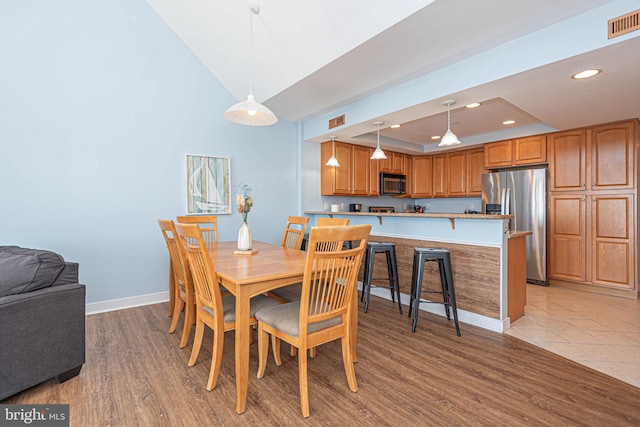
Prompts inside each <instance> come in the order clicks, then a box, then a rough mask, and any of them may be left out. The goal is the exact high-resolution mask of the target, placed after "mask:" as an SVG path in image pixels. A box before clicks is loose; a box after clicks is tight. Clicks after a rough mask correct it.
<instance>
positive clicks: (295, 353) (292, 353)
mask: <svg viewBox="0 0 640 427" xmlns="http://www.w3.org/2000/svg"><path fill="white" fill-rule="evenodd" d="M297 354H298V349H297V348H295V347H294V346H291V348H290V349H289V355H290V356H291V357H296V355H297Z"/></svg>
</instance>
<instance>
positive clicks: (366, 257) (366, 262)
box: [360, 249, 369, 302]
mask: <svg viewBox="0 0 640 427" xmlns="http://www.w3.org/2000/svg"><path fill="white" fill-rule="evenodd" d="M363 265H364V274H363V275H362V293H361V294H360V302H362V301H364V293H365V292H366V287H367V276H368V275H369V251H368V250H366V249H365V251H364V264H363Z"/></svg>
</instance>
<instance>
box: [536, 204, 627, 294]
mask: <svg viewBox="0 0 640 427" xmlns="http://www.w3.org/2000/svg"><path fill="white" fill-rule="evenodd" d="M635 204H636V200H635V194H634V193H631V192H629V193H614V192H582V193H575V194H566V193H564V194H557V193H555V194H552V195H551V196H550V197H549V227H548V229H549V278H550V279H558V280H568V281H571V282H578V283H583V284H589V285H600V286H606V287H609V288H616V289H622V290H637V287H636V280H635V277H636V268H637V266H636V262H635V260H636V237H635V236H636V226H637V225H636V224H637V221H636V212H635V209H634V206H635Z"/></svg>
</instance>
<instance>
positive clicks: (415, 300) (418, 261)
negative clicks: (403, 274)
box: [409, 248, 460, 336]
mask: <svg viewBox="0 0 640 427" xmlns="http://www.w3.org/2000/svg"><path fill="white" fill-rule="evenodd" d="M427 261H436V262H437V263H438V270H439V271H440V285H441V287H442V292H437V291H431V292H430V293H438V294H439V293H441V294H442V298H443V301H442V302H440V301H426V300H421V299H420V295H421V294H422V278H423V274H424V263H425V262H427ZM425 292H429V291H425ZM420 303H434V304H444V309H445V312H446V314H447V320H451V317H449V307H451V309H452V311H453V320H454V322H455V324H456V334H457V335H458V336H460V327H459V326H458V310H457V308H456V294H455V291H454V289H453V274H452V273H451V255H450V253H449V251H448V250H446V249H443V248H415V249H414V252H413V274H412V276H411V298H410V301H409V316H411V317H412V320H413V322H412V325H411V332H415V331H416V325H417V324H418V312H419V311H420V309H419V308H420V307H419V306H420Z"/></svg>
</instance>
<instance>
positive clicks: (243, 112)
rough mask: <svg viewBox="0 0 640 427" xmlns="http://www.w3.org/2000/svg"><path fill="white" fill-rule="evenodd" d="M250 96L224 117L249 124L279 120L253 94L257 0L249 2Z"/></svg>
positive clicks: (262, 123)
mask: <svg viewBox="0 0 640 427" xmlns="http://www.w3.org/2000/svg"><path fill="white" fill-rule="evenodd" d="M249 10H250V13H249V96H248V97H247V100H246V101H242V102H238V103H237V104H234V105H232V106H231V107H229V109H228V110H227V111H225V112H224V118H225V119H227V120H229V121H232V122H235V123H238V124H241V125H247V126H268V125H272V124H274V123H277V122H278V118H277V117H276V115H275V114H273V112H272V111H271V110H269V109H268V108H267V107H265V106H264V105H262V104H260V103H259V102H256V98H255V96H253V85H252V79H253V15H254V14H256V15H257V14H259V13H260V6H259V5H258V4H257V3H256V2H249Z"/></svg>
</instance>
